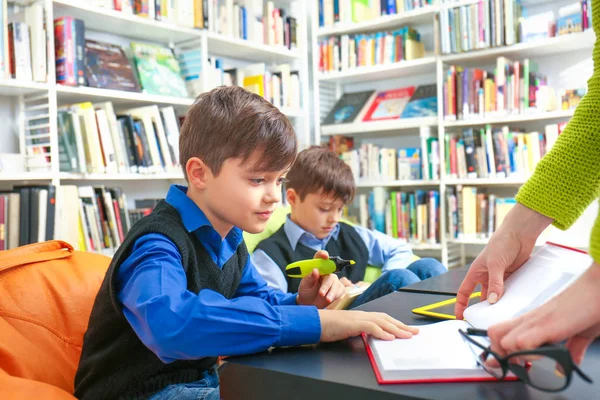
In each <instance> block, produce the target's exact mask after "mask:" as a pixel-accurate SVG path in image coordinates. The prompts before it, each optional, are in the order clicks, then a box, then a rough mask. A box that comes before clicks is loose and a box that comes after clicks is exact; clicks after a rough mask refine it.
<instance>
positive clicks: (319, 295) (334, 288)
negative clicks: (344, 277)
mask: <svg viewBox="0 0 600 400" xmlns="http://www.w3.org/2000/svg"><path fill="white" fill-rule="evenodd" d="M314 258H323V259H328V258H329V254H328V253H327V252H326V251H324V250H320V251H317V252H316V253H315V257H314ZM345 292H346V288H345V286H344V285H343V284H342V283H341V282H340V280H339V278H338V277H337V275H335V274H329V275H323V276H321V275H320V273H319V270H318V269H316V268H314V269H313V270H312V272H311V274H310V275H308V276H306V277H304V278H303V279H302V281H301V282H300V286H299V287H298V297H297V298H296V303H298V304H300V305H315V306H316V307H317V308H325V307H327V306H328V305H329V304H331V303H332V302H333V301H335V300H336V299H337V298H338V297H340V296H342V295H343V294H344V293H345Z"/></svg>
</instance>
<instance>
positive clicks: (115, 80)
mask: <svg viewBox="0 0 600 400" xmlns="http://www.w3.org/2000/svg"><path fill="white" fill-rule="evenodd" d="M54 40H55V53H56V82H57V83H59V84H62V85H68V86H90V87H95V88H101V89H114V90H124V91H130V92H140V91H142V92H144V93H147V94H155V95H164V96H174V97H188V96H189V94H188V92H187V89H186V86H185V83H184V80H183V78H182V76H181V70H180V67H179V63H178V62H177V59H176V57H175V55H174V54H173V51H172V50H171V49H170V48H168V47H165V46H160V45H151V44H146V43H136V42H132V43H131V52H132V55H133V58H132V60H133V65H135V68H134V67H133V66H132V62H131V61H130V60H129V59H128V57H127V55H126V54H125V51H124V50H123V48H122V47H121V46H119V45H116V44H112V43H105V42H99V41H94V40H86V39H85V24H84V22H83V21H81V20H78V19H76V18H73V17H68V16H67V17H60V18H57V19H56V20H55V21H54Z"/></svg>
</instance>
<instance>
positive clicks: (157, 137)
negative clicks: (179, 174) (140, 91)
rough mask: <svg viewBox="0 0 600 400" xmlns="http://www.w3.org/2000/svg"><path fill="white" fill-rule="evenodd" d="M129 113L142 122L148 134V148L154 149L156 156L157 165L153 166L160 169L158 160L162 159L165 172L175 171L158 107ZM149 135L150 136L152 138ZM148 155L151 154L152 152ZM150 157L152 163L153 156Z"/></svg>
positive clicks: (142, 108) (133, 110)
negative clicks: (157, 166)
mask: <svg viewBox="0 0 600 400" xmlns="http://www.w3.org/2000/svg"><path fill="white" fill-rule="evenodd" d="M129 113H130V114H131V115H132V116H133V117H134V118H140V119H142V121H144V127H145V128H146V133H147V134H148V144H149V145H150V148H152V147H156V149H155V150H156V155H157V156H158V158H157V160H158V164H155V165H159V166H161V169H162V163H161V162H160V159H161V158H162V160H163V162H164V168H165V170H166V171H175V163H173V158H172V157H171V151H170V150H169V144H168V141H167V135H166V133H165V127H164V124H163V121H162V118H161V114H160V109H159V108H158V106H148V107H139V108H134V109H132V110H129ZM149 129H150V130H149ZM150 134H152V137H151V136H150ZM153 144H154V146H153ZM150 154H152V152H151V153H150ZM152 157H153V161H154V156H152Z"/></svg>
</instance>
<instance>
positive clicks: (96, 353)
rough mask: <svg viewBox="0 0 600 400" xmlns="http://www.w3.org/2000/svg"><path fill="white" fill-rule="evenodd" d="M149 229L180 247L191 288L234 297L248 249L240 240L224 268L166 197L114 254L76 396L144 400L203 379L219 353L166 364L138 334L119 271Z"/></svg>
mask: <svg viewBox="0 0 600 400" xmlns="http://www.w3.org/2000/svg"><path fill="white" fill-rule="evenodd" d="M148 233H159V234H162V235H164V236H166V237H167V238H169V239H170V240H171V241H172V242H173V243H174V244H175V245H176V246H177V248H178V249H179V253H180V254H181V261H182V264H183V268H184V269H185V273H186V276H187V285H188V286H187V289H188V290H190V291H191V292H194V293H198V292H199V291H200V290H202V289H211V290H214V291H216V292H219V293H221V294H222V295H223V296H225V297H226V298H231V297H232V296H233V295H234V294H235V292H236V291H237V288H238V285H239V283H240V279H241V276H242V270H243V268H244V267H245V265H246V262H247V259H248V250H247V249H246V245H245V244H244V243H243V242H242V243H241V244H240V245H239V246H238V248H237V251H236V253H234V255H233V256H232V257H231V258H230V259H229V260H228V261H227V263H226V264H225V265H224V266H223V268H222V269H221V268H219V267H218V265H216V264H215V263H214V262H213V260H212V258H211V257H210V255H209V254H208V253H207V252H206V250H205V248H204V246H203V245H202V243H201V242H200V240H199V239H198V237H197V236H196V235H195V234H194V233H190V232H188V231H187V230H186V229H185V227H184V225H183V222H182V221H181V217H180V215H179V213H178V212H177V210H176V209H175V208H173V207H172V206H171V205H169V204H168V203H167V202H166V201H164V200H163V201H161V202H160V203H158V205H157V206H156V208H155V209H154V211H153V212H152V213H151V214H150V215H148V216H147V217H145V218H143V219H141V220H140V221H138V222H137V223H136V224H135V225H134V226H133V227H132V229H131V230H130V232H129V233H128V234H127V237H126V238H125V240H124V242H123V244H122V245H121V247H119V249H118V251H117V253H116V254H115V256H114V258H113V260H112V262H111V264H110V266H109V268H108V271H107V272H106V276H105V277H104V281H103V282H102V285H101V287H100V290H99V292H98V295H97V296H96V300H95V302H94V306H93V308H92V313H91V315H90V320H89V326H88V330H87V332H86V333H85V337H84V342H83V349H82V352H81V359H80V361H79V368H78V369H77V374H76V376H75V396H76V397H77V398H79V399H83V400H95V399H107V400H108V399H145V398H148V397H149V396H151V395H152V394H153V393H156V392H158V391H160V390H161V389H163V388H165V387H166V386H168V385H171V384H177V383H187V382H193V381H197V380H199V379H201V376H202V372H203V371H205V370H207V369H209V368H211V367H212V366H213V365H214V364H215V363H216V360H217V359H216V358H214V357H207V358H201V359H198V360H182V361H175V362H172V363H169V364H164V363H163V362H162V361H161V360H160V359H159V358H158V357H157V356H156V355H155V354H154V353H153V352H152V351H150V350H149V349H148V348H147V347H146V346H145V345H144V344H143V343H142V342H141V341H140V339H139V338H138V336H137V335H136V333H135V332H134V331H133V329H132V328H131V325H130V324H129V322H128V321H127V320H126V318H125V316H124V315H123V311H122V309H121V306H120V304H119V302H118V300H117V287H116V276H117V272H118V270H119V267H120V265H121V264H122V262H123V261H124V260H125V259H127V257H128V256H129V255H130V252H131V249H132V247H133V245H134V243H135V241H136V240H137V239H138V238H140V237H141V236H143V235H146V234H148Z"/></svg>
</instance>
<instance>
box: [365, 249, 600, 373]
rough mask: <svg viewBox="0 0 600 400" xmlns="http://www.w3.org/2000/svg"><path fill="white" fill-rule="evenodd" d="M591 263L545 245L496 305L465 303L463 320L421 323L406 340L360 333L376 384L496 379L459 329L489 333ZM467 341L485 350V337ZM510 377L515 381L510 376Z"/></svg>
mask: <svg viewBox="0 0 600 400" xmlns="http://www.w3.org/2000/svg"><path fill="white" fill-rule="evenodd" d="M591 263H592V259H591V257H590V256H589V255H588V254H586V253H585V252H581V251H579V250H574V249H570V248H567V247H563V246H560V245H555V244H552V243H547V244H545V245H544V246H542V247H541V248H540V249H539V250H538V251H537V252H536V253H535V254H534V255H533V256H532V257H531V258H530V259H529V260H528V261H527V262H526V263H525V264H524V265H523V266H522V267H521V268H519V269H518V270H517V271H516V272H514V273H513V274H512V275H511V276H510V277H508V278H507V279H506V282H505V284H504V295H503V296H502V298H501V299H500V300H499V301H498V302H497V303H495V304H490V303H489V302H487V301H486V300H484V301H481V302H479V303H476V304H473V305H470V306H469V307H468V308H467V310H466V311H465V313H464V316H465V320H462V321H458V320H455V321H444V322H438V323H434V324H429V325H421V326H419V327H418V328H419V333H418V334H417V335H414V336H413V337H412V338H410V339H395V340H391V341H384V340H378V339H375V338H373V337H371V336H368V337H367V336H364V335H363V339H364V341H365V347H366V349H367V354H368V355H369V359H370V361H371V364H372V366H373V369H374V371H375V376H376V378H377V381H378V383H380V384H385V383H388V384H391V383H417V382H454V381H481V380H495V378H493V377H492V375H490V374H489V373H488V372H486V371H485V370H484V369H483V368H482V367H481V366H479V365H478V363H477V358H476V356H475V355H479V354H480V353H481V352H482V350H481V349H480V348H479V347H477V346H475V345H473V344H471V343H469V342H468V341H466V340H464V339H463V337H462V336H461V334H460V333H459V330H463V331H466V329H468V328H478V329H489V327H490V326H492V325H495V324H497V323H500V322H503V321H506V320H509V319H511V318H514V317H516V316H518V315H522V314H524V313H526V312H527V311H529V310H532V309H534V308H536V307H538V306H540V305H542V304H544V303H546V302H547V301H548V300H550V299H551V298H553V297H555V296H556V295H558V294H560V293H561V292H562V291H563V290H565V289H566V288H567V287H568V286H569V285H571V284H572V283H573V282H574V281H575V280H576V279H577V278H579V277H580V276H581V275H582V274H583V273H584V272H585V271H586V269H587V268H588V267H589V266H590V265H591ZM471 337H472V338H473V339H474V340H476V341H477V342H478V343H479V344H481V345H483V346H484V347H488V346H489V345H490V343H489V339H487V338H486V337H481V336H477V337H474V336H471ZM534 362H535V361H534ZM509 379H516V378H515V377H514V376H513V375H509Z"/></svg>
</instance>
